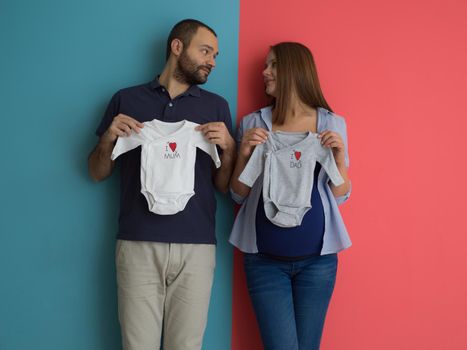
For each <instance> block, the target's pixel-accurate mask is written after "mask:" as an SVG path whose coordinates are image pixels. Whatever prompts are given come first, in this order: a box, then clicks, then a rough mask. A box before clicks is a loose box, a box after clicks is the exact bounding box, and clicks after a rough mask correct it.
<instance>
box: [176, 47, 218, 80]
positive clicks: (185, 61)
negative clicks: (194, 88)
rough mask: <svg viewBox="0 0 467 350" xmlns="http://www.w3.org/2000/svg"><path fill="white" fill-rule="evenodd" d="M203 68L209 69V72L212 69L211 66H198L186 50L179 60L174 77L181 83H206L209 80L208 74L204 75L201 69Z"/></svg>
mask: <svg viewBox="0 0 467 350" xmlns="http://www.w3.org/2000/svg"><path fill="white" fill-rule="evenodd" d="M202 68H204V69H207V70H208V71H209V72H210V71H211V67H210V66H197V65H196V63H195V62H194V61H193V60H192V59H191V58H190V57H189V56H188V54H187V53H186V51H183V52H182V53H181V54H180V58H179V59H178V61H177V68H176V69H175V72H174V77H175V79H176V80H177V81H179V82H180V83H185V84H188V85H200V84H204V83H205V82H206V81H207V80H208V75H206V76H204V75H203V74H202V73H201V71H200V69H202Z"/></svg>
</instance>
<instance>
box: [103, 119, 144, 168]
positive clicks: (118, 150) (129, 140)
mask: <svg viewBox="0 0 467 350" xmlns="http://www.w3.org/2000/svg"><path fill="white" fill-rule="evenodd" d="M147 128H148V127H146V128H142V129H140V132H139V134H137V133H136V132H135V131H133V130H132V131H131V135H130V136H123V137H119V138H118V139H117V143H116V144H115V147H114V149H113V150H112V156H111V157H110V158H111V159H112V160H115V159H116V158H117V157H118V156H120V155H121V154H123V153H126V152H128V151H131V150H132V149H135V148H136V147H138V146H141V145H142V144H144V143H145V142H147V141H149V137H148V132H147V130H146V129H147Z"/></svg>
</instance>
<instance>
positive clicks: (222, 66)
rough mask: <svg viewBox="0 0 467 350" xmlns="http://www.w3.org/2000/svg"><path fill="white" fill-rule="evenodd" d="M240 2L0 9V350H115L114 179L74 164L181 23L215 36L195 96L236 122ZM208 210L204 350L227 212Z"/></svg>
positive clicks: (212, 328) (215, 315) (219, 344)
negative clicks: (206, 73)
mask: <svg viewBox="0 0 467 350" xmlns="http://www.w3.org/2000/svg"><path fill="white" fill-rule="evenodd" d="M238 11H239V4H238V0H233V1H232V0H231V1H227V2H226V1H214V0H200V1H196V2H193V1H188V0H181V1H177V2H170V5H169V3H164V2H162V1H154V0H153V1H150V0H133V1H110V0H101V1H96V0H93V1H91V0H81V1H59V0H56V1H54V0H43V1H32V0H31V1H24V0H23V1H22V0H15V1H13V0H6V1H2V2H1V4H0V40H1V41H0V42H1V46H0V47H1V49H0V102H1V103H0V113H1V121H2V123H1V125H2V128H1V130H2V131H1V133H2V135H1V137H0V152H1V158H0V161H1V171H0V176H1V181H0V193H1V198H2V200H1V202H0V205H1V208H0V209H1V210H0V239H1V243H0V246H1V253H0V349H2V350H3V349H5V350H17V349H28V350H29V349H47V350H54V349H59V350H74V349H76V350H83V349H86V350H93V349H96V350H106V349H109V350H110V349H112V350H114V349H118V348H119V347H120V334H119V327H118V322H117V312H116V287H115V268H114V262H113V259H114V257H113V254H114V236H115V232H116V228H117V215H118V181H117V176H113V177H112V178H110V179H108V180H106V181H105V182H102V183H98V184H96V183H93V182H92V181H91V180H90V179H89V177H88V175H87V164H86V159H87V155H88V153H89V151H90V150H91V149H92V147H93V146H94V145H95V143H96V141H97V139H96V137H95V136H94V130H95V128H96V126H97V124H98V122H99V120H100V118H101V116H102V114H103V112H104V109H105V106H106V104H107V102H108V100H109V99H110V97H111V95H112V94H113V93H114V92H115V91H116V90H117V89H120V88H122V87H126V86H130V85H135V84H139V83H142V82H146V81H149V80H150V79H152V78H153V77H154V76H155V75H156V74H157V73H158V72H159V71H160V70H161V68H162V66H163V62H164V59H163V58H164V57H165V56H164V55H165V40H166V36H167V34H168V31H169V30H170V28H171V27H172V25H173V24H175V23H176V22H177V21H178V20H180V19H183V18H186V17H193V18H197V19H200V20H202V21H205V22H206V23H208V24H209V25H211V26H212V27H213V28H214V29H215V30H216V31H217V33H218V35H219V43H220V52H221V54H220V56H219V58H218V61H217V68H216V69H215V70H214V71H213V73H212V74H211V77H210V80H209V83H208V84H207V85H206V88H207V89H209V90H212V91H214V92H217V93H220V94H221V95H223V96H224V97H225V98H226V99H227V100H228V101H229V103H230V106H231V112H232V115H233V116H234V115H235V107H236V89H237V80H236V78H237V51H238V44H237V42H238ZM218 198H219V200H220V203H219V210H218V240H219V246H218V247H219V249H218V256H217V258H218V260H217V270H216V276H215V284H214V289H213V296H212V300H211V307H210V314H209V323H208V329H207V332H206V336H205V341H204V346H203V349H214V350H224V349H229V348H230V338H231V290H232V289H231V269H232V265H231V260H232V251H231V248H230V247H229V246H228V244H227V236H228V231H229V227H230V225H231V223H232V207H231V205H230V202H229V201H228V200H227V199H226V198H223V197H218Z"/></svg>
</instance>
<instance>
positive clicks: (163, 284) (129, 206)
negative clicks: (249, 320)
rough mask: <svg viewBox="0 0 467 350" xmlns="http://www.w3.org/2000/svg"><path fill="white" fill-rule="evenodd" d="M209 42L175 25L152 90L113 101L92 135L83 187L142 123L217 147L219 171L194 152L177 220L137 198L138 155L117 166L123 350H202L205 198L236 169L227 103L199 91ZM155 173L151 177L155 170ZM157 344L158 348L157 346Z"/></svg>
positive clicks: (210, 261)
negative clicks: (184, 126) (180, 125)
mask: <svg viewBox="0 0 467 350" xmlns="http://www.w3.org/2000/svg"><path fill="white" fill-rule="evenodd" d="M217 55H218V43H217V36H216V33H215V32H214V30H212V29H211V28H209V27H208V26H207V25H205V24H204V23H201V22H199V21H196V20H191V19H188V20H183V21H181V22H179V23H178V24H176V25H175V26H174V27H173V28H172V31H171V33H170V35H169V38H168V41H167V62H166V65H165V67H164V69H163V71H162V73H161V74H160V76H158V78H156V79H155V80H154V81H152V82H150V83H147V84H144V85H140V86H136V87H130V88H127V89H123V90H120V91H118V92H117V93H116V94H115V95H114V96H113V98H112V100H111V101H110V104H109V106H108V108H107V111H106V113H105V115H104V118H103V119H102V122H101V124H100V125H99V127H98V129H97V131H96V133H97V135H98V136H99V137H100V140H99V143H98V145H97V146H96V148H95V149H94V150H93V151H92V153H91V154H90V156H89V160H88V163H89V172H90V175H91V177H92V178H93V179H94V180H96V181H100V180H103V179H105V178H106V177H108V176H109V175H110V174H111V173H112V171H113V169H114V165H115V164H114V162H113V161H112V160H111V153H112V149H113V147H114V145H115V143H116V140H117V138H118V137H128V136H129V135H131V134H132V133H140V131H141V129H142V128H144V125H143V124H142V123H143V122H145V121H150V120H153V119H155V118H156V119H159V120H161V121H164V122H178V121H182V120H184V119H186V120H189V121H191V122H195V123H198V124H201V126H199V127H197V130H198V131H199V132H201V133H202V134H203V135H204V138H205V140H207V141H208V142H209V143H211V144H215V145H217V146H218V149H219V151H220V159H221V166H220V168H219V169H217V170H214V166H213V162H212V160H211V158H210V157H209V155H207V154H206V153H204V152H202V151H199V150H198V151H197V155H196V164H195V185H194V192H195V195H194V196H193V197H191V198H190V200H189V201H188V203H187V204H186V207H185V209H184V210H183V211H181V212H178V213H176V214H174V215H158V214H155V213H152V212H151V211H149V209H148V203H147V202H146V199H145V197H144V196H143V195H142V194H141V192H140V191H141V181H140V166H141V162H140V159H141V148H140V147H138V148H136V149H133V150H132V151H129V152H127V153H125V154H123V155H121V156H120V157H119V158H118V161H119V162H120V171H121V197H120V216H119V231H118V235H117V239H118V240H117V248H116V266H117V284H118V309H119V320H120V325H121V330H122V341H123V348H124V349H125V350H145V349H148V350H149V349H150V350H155V349H159V348H160V346H161V342H162V343H163V349H164V350H191V349H201V345H202V339H203V334H204V330H205V327H206V321H207V312H208V306H209V299H210V294H211V286H212V280H213V274H214V266H215V243H216V240H215V210H216V201H215V196H214V188H215V189H217V190H219V191H221V192H223V193H225V192H227V190H228V184H229V180H230V175H231V173H232V170H233V166H234V162H235V155H236V150H235V142H234V140H233V138H232V137H231V127H232V126H231V118H230V112H229V107H228V104H227V102H226V101H225V100H224V99H223V98H222V97H220V96H218V95H215V94H213V93H210V92H208V91H206V90H203V89H201V88H199V87H198V84H203V83H205V82H206V81H207V78H208V75H209V73H210V72H211V70H212V69H213V68H214V67H215V65H216V57H217ZM156 171H157V169H156ZM161 339H162V341H161Z"/></svg>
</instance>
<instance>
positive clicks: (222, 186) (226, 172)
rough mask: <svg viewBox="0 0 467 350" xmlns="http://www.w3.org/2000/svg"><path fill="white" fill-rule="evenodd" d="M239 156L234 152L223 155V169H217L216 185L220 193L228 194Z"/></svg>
mask: <svg viewBox="0 0 467 350" xmlns="http://www.w3.org/2000/svg"><path fill="white" fill-rule="evenodd" d="M236 157H237V154H236V152H235V149H234V150H233V151H228V152H223V153H222V155H221V167H220V168H219V169H217V172H216V175H215V178H214V185H215V187H216V189H217V190H218V191H219V192H222V193H227V192H228V190H229V183H230V177H231V176H232V172H233V168H234V165H235V160H236Z"/></svg>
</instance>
